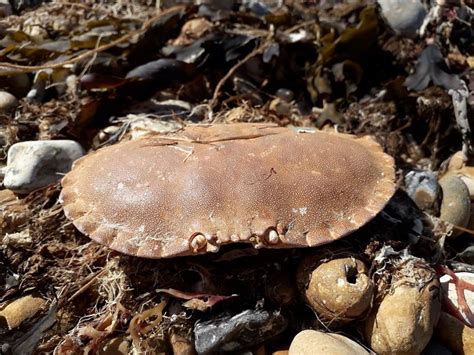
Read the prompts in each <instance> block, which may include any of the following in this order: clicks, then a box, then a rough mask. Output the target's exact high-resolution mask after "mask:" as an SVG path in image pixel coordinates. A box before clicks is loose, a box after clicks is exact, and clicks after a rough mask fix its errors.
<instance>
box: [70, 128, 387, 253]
mask: <svg viewBox="0 0 474 355" xmlns="http://www.w3.org/2000/svg"><path fill="white" fill-rule="evenodd" d="M62 184H63V191H62V193H61V200H62V203H63V205H64V210H65V213H66V216H67V217H68V218H69V219H71V220H72V221H73V223H74V225H75V226H76V227H77V228H78V229H79V230H80V231H81V232H83V233H84V234H86V235H89V236H90V237H91V238H92V239H94V240H95V241H97V242H99V243H101V244H104V245H107V246H109V247H111V248H112V249H115V250H118V251H120V252H123V253H126V254H130V255H136V256H141V257H148V258H163V257H174V256H181V255H192V254H197V253H204V252H208V251H217V250H219V247H220V245H223V244H229V243H239V242H246V243H252V244H253V245H254V246H255V247H257V248H259V247H266V248H291V247H308V246H316V245H321V244H326V243H329V242H331V241H334V240H336V239H339V238H341V237H343V236H345V235H347V234H349V233H351V232H352V231H354V230H357V229H358V228H359V227H361V226H362V225H364V224H365V223H366V222H368V221H369V220H370V219H372V218H373V217H374V216H375V215H376V214H377V213H378V212H379V211H380V210H381V209H382V208H383V207H384V206H385V204H386V203H387V202H388V200H389V199H390V197H391V196H392V195H393V193H394V191H395V184H394V167H393V160H392V158H391V157H390V156H388V155H386V154H384V153H383V151H382V149H381V147H380V146H379V145H378V144H377V143H376V142H374V141H373V140H372V139H371V138H369V137H363V138H355V137H354V136H351V135H346V134H339V133H327V132H322V131H313V132H310V131H307V130H299V129H297V128H283V127H277V126H275V125H269V124H250V123H247V124H232V125H230V124H227V125H225V124H215V125H211V126H187V127H186V128H185V129H184V130H181V131H179V132H177V133H173V134H168V135H164V136H151V137H145V138H140V139H137V140H133V141H128V142H124V143H119V144H116V145H114V146H110V147H106V148H102V149H99V150H98V151H96V152H93V153H91V154H88V155H87V156H85V157H83V158H81V159H79V160H78V161H77V162H76V163H75V165H74V168H73V170H72V171H71V172H70V173H68V174H67V175H66V176H65V177H64V179H63V180H62Z"/></svg>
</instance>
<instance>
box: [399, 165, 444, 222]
mask: <svg viewBox="0 0 474 355" xmlns="http://www.w3.org/2000/svg"><path fill="white" fill-rule="evenodd" d="M405 187H406V192H407V194H408V196H410V198H411V199H412V200H413V201H414V202H415V204H416V205H417V206H418V208H419V209H421V210H423V211H427V212H430V213H433V214H437V212H438V209H439V203H438V201H439V197H440V192H441V190H440V187H439V184H438V179H437V176H436V174H435V173H434V172H432V171H415V170H412V171H410V172H409V173H408V174H406V175H405Z"/></svg>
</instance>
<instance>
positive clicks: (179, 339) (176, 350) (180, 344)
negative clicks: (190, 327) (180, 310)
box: [170, 332, 196, 355]
mask: <svg viewBox="0 0 474 355" xmlns="http://www.w3.org/2000/svg"><path fill="white" fill-rule="evenodd" d="M170 345H171V349H172V350H173V354H180V355H194V354H195V353H196V351H195V350H194V344H193V342H192V340H191V339H188V338H187V337H184V336H181V335H179V334H177V333H175V332H173V333H172V334H171V336H170Z"/></svg>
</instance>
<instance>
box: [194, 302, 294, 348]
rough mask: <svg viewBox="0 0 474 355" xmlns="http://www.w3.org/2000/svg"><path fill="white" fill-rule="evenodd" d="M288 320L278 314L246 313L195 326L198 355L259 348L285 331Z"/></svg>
mask: <svg viewBox="0 0 474 355" xmlns="http://www.w3.org/2000/svg"><path fill="white" fill-rule="evenodd" d="M286 326H287V320H286V319H285V318H284V317H283V316H282V315H281V314H280V312H278V311H273V312H270V311H267V310H264V309H257V310H253V309H247V310H245V311H242V312H240V313H238V314H236V315H233V316H222V317H217V318H214V319H212V320H209V321H205V322H198V323H196V324H195V325H194V337H195V341H194V345H195V348H196V351H197V352H198V354H209V353H216V352H229V351H237V350H242V349H246V348H249V347H251V346H253V345H258V344H260V343H261V342H263V341H264V340H266V339H268V338H271V337H273V336H275V335H278V334H280V333H281V332H283V331H284V330H285V328H286Z"/></svg>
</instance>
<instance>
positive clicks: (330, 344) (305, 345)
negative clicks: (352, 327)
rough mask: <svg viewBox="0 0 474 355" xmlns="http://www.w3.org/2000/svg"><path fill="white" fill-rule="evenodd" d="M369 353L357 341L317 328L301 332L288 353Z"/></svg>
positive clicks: (335, 354)
mask: <svg viewBox="0 0 474 355" xmlns="http://www.w3.org/2000/svg"><path fill="white" fill-rule="evenodd" d="M314 354H325V355H347V354H352V355H367V354H369V352H368V351H367V350H366V349H364V348H363V347H362V346H361V345H359V344H357V343H356V342H355V341H353V340H351V339H349V338H347V337H345V336H343V335H340V334H331V333H323V332H319V331H316V330H303V331H302V332H299V333H298V334H297V335H296V336H295V338H294V339H293V341H292V342H291V345H290V350H289V351H288V355H314Z"/></svg>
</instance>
